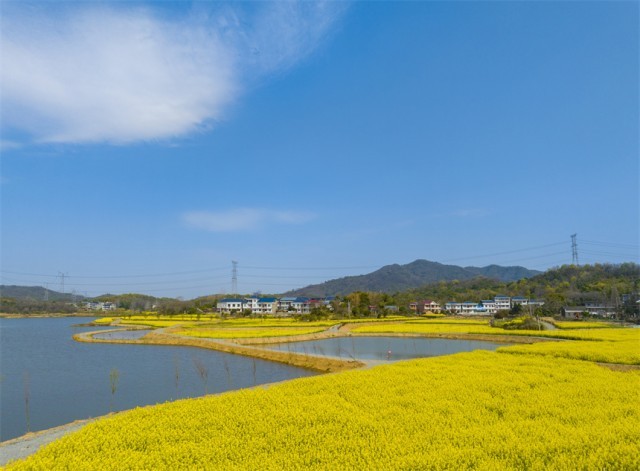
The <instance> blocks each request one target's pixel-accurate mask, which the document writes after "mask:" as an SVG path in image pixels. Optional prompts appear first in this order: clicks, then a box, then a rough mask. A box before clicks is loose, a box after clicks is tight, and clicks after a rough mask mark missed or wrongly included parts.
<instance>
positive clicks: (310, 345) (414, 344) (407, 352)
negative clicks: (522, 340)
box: [268, 337, 504, 361]
mask: <svg viewBox="0 0 640 471" xmlns="http://www.w3.org/2000/svg"><path fill="white" fill-rule="evenodd" d="M503 345H504V344H498V343H493V342H484V341H480V340H452V339H431V338H424V337H336V338H331V339H323V340H310V341H306V342H292V343H283V344H278V345H272V346H270V347H268V348H275V349H278V350H283V351H290V352H295V353H303V354H308V355H323V356H331V357H338V358H342V359H356V360H377V361H397V360H406V359H410V358H423V357H432V356H439V355H450V354H452V353H458V352H470V351H473V350H495V349H496V348H498V347H501V346H503Z"/></svg>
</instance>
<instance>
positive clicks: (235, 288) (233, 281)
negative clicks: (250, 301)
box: [231, 260, 238, 294]
mask: <svg viewBox="0 0 640 471" xmlns="http://www.w3.org/2000/svg"><path fill="white" fill-rule="evenodd" d="M231 265H232V266H233V269H232V271H231V291H232V293H233V294H238V262H236V261H235V260H233V261H232V262H231Z"/></svg>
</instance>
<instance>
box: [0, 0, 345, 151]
mask: <svg viewBox="0 0 640 471" xmlns="http://www.w3.org/2000/svg"><path fill="white" fill-rule="evenodd" d="M72 5H73V6H72V7H69V8H66V9H63V8H60V10H58V9H55V8H53V10H54V11H53V12H52V11H51V7H49V9H47V8H45V7H43V8H41V9H35V10H34V9H33V7H31V8H30V9H26V8H23V9H21V8H20V7H19V6H15V5H13V6H12V8H5V11H4V12H3V15H2V17H1V18H2V19H1V23H0V26H1V33H0V46H1V48H2V62H3V64H2V67H1V68H0V93H1V95H0V98H1V99H2V103H3V107H2V121H3V126H4V128H5V129H8V130H17V131H18V132H20V133H22V134H24V133H26V134H27V135H29V136H31V137H32V139H34V140H35V141H39V142H61V143H81V142H100V141H106V142H112V143H128V142H133V141H141V140H142V141H145V140H154V139H166V138H172V137H175V136H181V135H185V134H188V133H191V132H194V131H196V130H199V129H203V128H205V129H206V128H207V127H208V126H210V125H211V124H213V123H215V122H216V121H218V120H221V119H223V118H224V112H225V110H226V109H227V107H228V106H229V105H230V104H231V103H232V102H233V101H234V100H235V99H236V98H237V97H238V95H239V94H240V93H241V92H242V90H243V88H244V87H245V86H246V84H247V83H249V82H251V81H254V80H255V79H256V77H258V78H259V77H261V76H264V75H265V74H271V73H274V72H277V71H280V70H286V69H287V68H289V67H291V66H292V65H294V64H295V63H297V62H298V61H299V60H301V59H302V58H303V57H305V56H306V55H308V54H309V53H310V52H312V51H313V50H314V49H315V48H316V47H317V46H318V44H319V43H320V42H321V40H322V38H323V37H324V36H325V34H326V33H327V31H328V30H329V28H330V27H331V25H332V24H334V22H335V19H336V18H337V17H338V16H339V14H340V12H341V11H342V10H343V7H342V6H339V4H337V3H329V4H323V3H308V4H307V3H306V2H304V3H295V2H265V3H257V4H251V5H252V6H251V7H250V8H249V7H246V6H244V5H240V6H236V5H233V6H225V7H224V8H219V9H218V10H216V11H212V10H203V8H205V9H206V8H208V7H209V4H205V5H204V6H202V5H197V9H196V10H194V11H191V12H187V13H186V14H183V15H182V16H180V17H179V18H176V16H175V15H174V16H173V17H172V18H171V19H168V18H166V17H161V16H160V14H159V12H154V11H152V10H150V9H143V8H132V7H130V6H129V5H127V4H118V5H116V6H111V7H107V6H104V5H101V6H94V5H86V4H85V5H81V4H72ZM247 21H249V23H247ZM4 131H5V130H4V129H3V132H4Z"/></svg>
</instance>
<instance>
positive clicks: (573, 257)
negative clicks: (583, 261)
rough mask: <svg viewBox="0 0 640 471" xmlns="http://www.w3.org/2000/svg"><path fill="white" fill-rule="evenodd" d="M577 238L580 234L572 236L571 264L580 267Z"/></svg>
mask: <svg viewBox="0 0 640 471" xmlns="http://www.w3.org/2000/svg"><path fill="white" fill-rule="evenodd" d="M576 237H578V234H573V235H572V236H571V263H572V264H573V265H575V266H580V262H578V242H577V241H576Z"/></svg>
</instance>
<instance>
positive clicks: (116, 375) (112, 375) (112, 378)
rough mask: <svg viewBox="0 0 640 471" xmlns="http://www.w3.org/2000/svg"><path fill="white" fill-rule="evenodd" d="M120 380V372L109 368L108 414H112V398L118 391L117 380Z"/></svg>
mask: <svg viewBox="0 0 640 471" xmlns="http://www.w3.org/2000/svg"><path fill="white" fill-rule="evenodd" d="M119 379H120V372H119V371H118V370H117V369H116V368H111V371H110V372H109V383H110V385H111V401H109V412H113V398H114V396H115V395H116V391H117V390H118V380H119Z"/></svg>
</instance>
